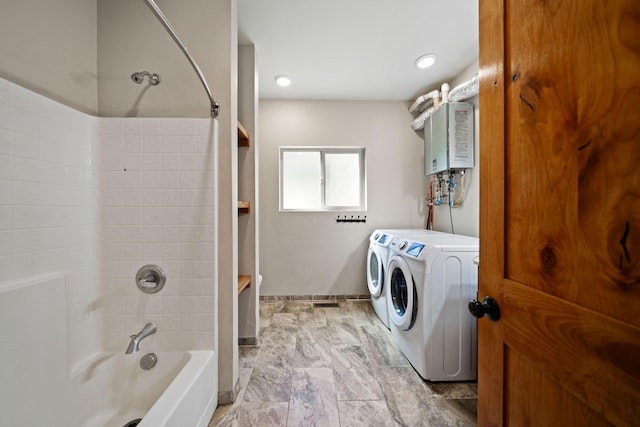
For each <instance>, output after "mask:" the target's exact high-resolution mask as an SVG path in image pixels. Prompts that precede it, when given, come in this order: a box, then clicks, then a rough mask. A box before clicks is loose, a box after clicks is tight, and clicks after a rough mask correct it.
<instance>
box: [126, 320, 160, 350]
mask: <svg viewBox="0 0 640 427" xmlns="http://www.w3.org/2000/svg"><path fill="white" fill-rule="evenodd" d="M155 333H156V325H154V324H153V323H151V322H149V323H147V324H146V325H144V328H142V330H141V331H140V332H138V333H137V334H135V335H131V342H130V343H129V346H128V347H127V351H125V354H131V353H135V352H137V351H138V350H139V346H140V341H142V340H143V339H145V338H146V337H148V336H149V335H153V334H155Z"/></svg>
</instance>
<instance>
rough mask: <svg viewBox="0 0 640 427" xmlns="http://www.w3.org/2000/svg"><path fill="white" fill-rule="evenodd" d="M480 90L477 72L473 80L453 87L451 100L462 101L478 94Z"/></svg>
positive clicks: (450, 94)
mask: <svg viewBox="0 0 640 427" xmlns="http://www.w3.org/2000/svg"><path fill="white" fill-rule="evenodd" d="M479 92H480V82H479V79H478V75H477V74H476V75H475V76H474V77H473V78H472V79H471V80H468V81H466V82H464V83H461V84H459V85H458V86H456V87H454V88H453V89H451V92H449V101H451V102H455V101H462V100H465V99H468V98H471V97H473V96H476V95H477V94H478V93H479Z"/></svg>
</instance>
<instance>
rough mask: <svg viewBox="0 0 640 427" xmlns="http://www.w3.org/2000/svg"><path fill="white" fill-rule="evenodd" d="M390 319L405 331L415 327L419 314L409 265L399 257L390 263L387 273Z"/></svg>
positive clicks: (392, 259) (396, 256)
mask: <svg viewBox="0 0 640 427" xmlns="http://www.w3.org/2000/svg"><path fill="white" fill-rule="evenodd" d="M387 283H388V286H389V291H388V293H387V295H388V300H387V306H388V307H389V319H390V320H391V321H392V322H393V324H394V325H396V326H397V327H398V328H400V329H401V330H403V331H408V330H409V329H411V328H412V327H413V324H414V323H415V321H416V314H417V313H418V294H417V291H416V285H415V282H414V280H413V276H412V275H411V269H410V268H409V264H407V261H405V260H404V258H402V257H401V256H399V255H395V256H394V257H393V258H391V260H390V261H389V269H388V272H387Z"/></svg>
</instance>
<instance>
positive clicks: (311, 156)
mask: <svg viewBox="0 0 640 427" xmlns="http://www.w3.org/2000/svg"><path fill="white" fill-rule="evenodd" d="M365 183H366V174H365V159H364V148H362V147H280V210H283V211H322V210H330V211H334V210H335V211H340V210H349V211H363V210H366V191H365V189H366V184H365Z"/></svg>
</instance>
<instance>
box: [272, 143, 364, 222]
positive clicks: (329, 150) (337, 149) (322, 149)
mask: <svg viewBox="0 0 640 427" xmlns="http://www.w3.org/2000/svg"><path fill="white" fill-rule="evenodd" d="M301 151H302V152H314V153H315V152H317V153H320V175H321V176H320V205H321V206H320V208H318V209H307V208H304V209H297V208H296V209H292V208H286V209H285V208H284V207H283V201H284V200H283V195H284V191H283V190H284V180H283V172H284V169H283V167H284V162H283V156H284V153H285V152H293V153H295V152H301ZM326 154H358V158H359V166H360V177H359V183H360V205H359V206H327V204H326V186H325V183H326V177H325V175H326V165H325V155H326ZM278 158H279V164H278V179H279V189H278V208H279V211H280V212H366V210H367V161H366V148H365V147H357V146H346V147H343V146H280V147H279V156H278Z"/></svg>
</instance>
